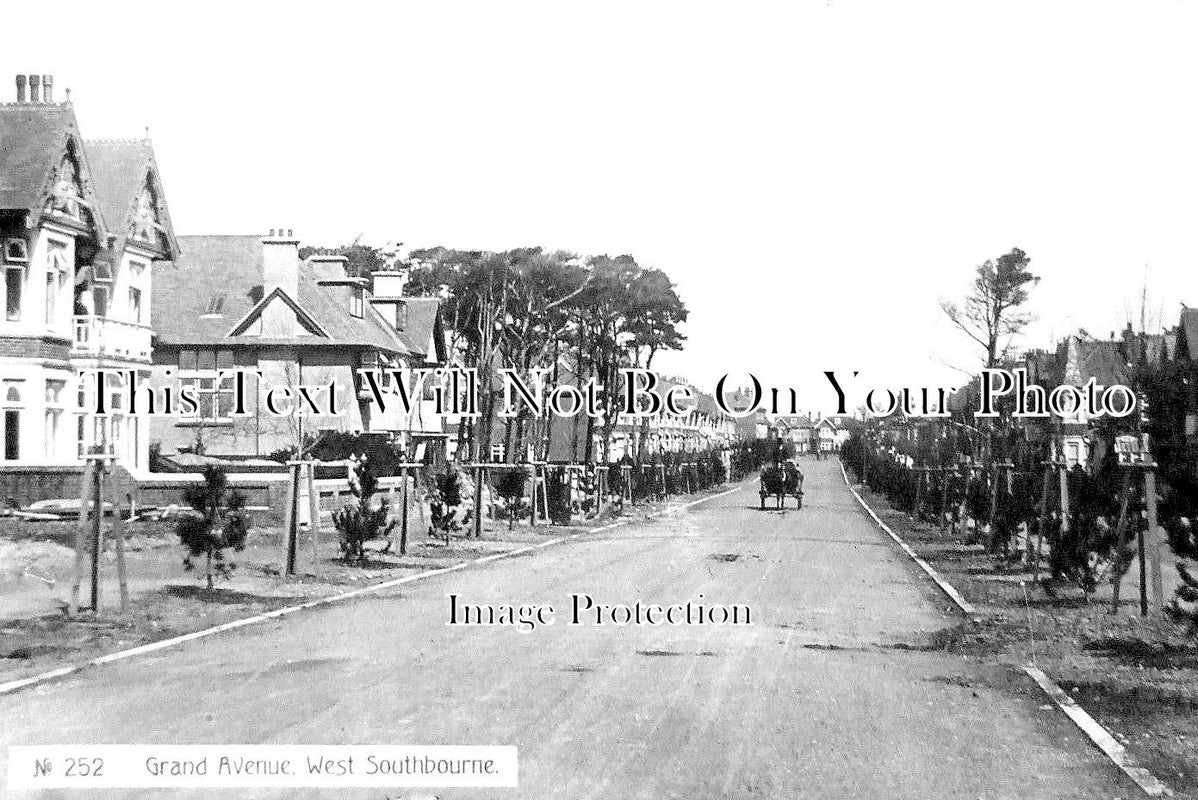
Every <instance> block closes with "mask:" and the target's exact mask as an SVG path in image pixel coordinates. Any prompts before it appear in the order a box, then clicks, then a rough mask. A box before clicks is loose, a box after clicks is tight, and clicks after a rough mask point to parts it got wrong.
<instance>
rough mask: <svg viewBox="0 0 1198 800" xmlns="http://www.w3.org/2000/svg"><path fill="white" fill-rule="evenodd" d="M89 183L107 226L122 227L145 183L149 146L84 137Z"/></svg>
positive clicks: (127, 141)
mask: <svg viewBox="0 0 1198 800" xmlns="http://www.w3.org/2000/svg"><path fill="white" fill-rule="evenodd" d="M84 147H85V148H86V149H87V164H88V166H89V167H91V174H92V186H93V187H95V190H96V199H97V200H98V201H99V202H100V213H101V214H103V215H104V222H105V223H107V225H108V227H109V229H110V230H113V231H118V230H124V222H125V221H126V219H127V218H128V216H129V211H130V209H131V208H132V206H133V200H134V198H136V197H137V195H138V194H140V193H141V189H142V186H144V185H145V180H146V170H147V169H148V168H149V166H150V146H149V143H148V142H145V141H134V140H103V141H85V142H84Z"/></svg>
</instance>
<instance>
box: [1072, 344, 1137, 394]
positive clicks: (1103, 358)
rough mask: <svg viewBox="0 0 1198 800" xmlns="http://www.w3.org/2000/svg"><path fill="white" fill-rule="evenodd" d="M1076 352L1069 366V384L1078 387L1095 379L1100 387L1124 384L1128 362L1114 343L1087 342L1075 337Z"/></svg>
mask: <svg viewBox="0 0 1198 800" xmlns="http://www.w3.org/2000/svg"><path fill="white" fill-rule="evenodd" d="M1074 348H1075V349H1074V350H1073V352H1072V353H1071V354H1070V355H1071V356H1072V358H1071V359H1070V364H1069V374H1068V376H1067V377H1068V378H1069V382H1070V383H1074V384H1075V385H1077V386H1081V385H1083V384H1085V383H1086V381H1088V380H1089V379H1090V378H1094V379H1095V382H1096V383H1097V384H1098V385H1099V386H1111V385H1113V384H1116V383H1124V382H1125V381H1126V379H1127V361H1126V360H1125V359H1124V357H1123V355H1122V354H1121V353H1120V352H1119V343H1118V342H1114V341H1087V340H1084V339H1080V338H1077V337H1074Z"/></svg>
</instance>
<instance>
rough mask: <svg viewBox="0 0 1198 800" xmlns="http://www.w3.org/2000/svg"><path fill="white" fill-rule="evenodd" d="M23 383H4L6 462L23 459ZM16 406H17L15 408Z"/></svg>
mask: <svg viewBox="0 0 1198 800" xmlns="http://www.w3.org/2000/svg"><path fill="white" fill-rule="evenodd" d="M20 405H21V383H20V381H4V406H5V408H4V460H5V461H16V460H18V459H19V458H20V457H21V409H20V407H19V406H20ZM14 406H16V407H15V408H14Z"/></svg>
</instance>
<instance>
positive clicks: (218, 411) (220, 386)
mask: <svg viewBox="0 0 1198 800" xmlns="http://www.w3.org/2000/svg"><path fill="white" fill-rule="evenodd" d="M222 353H228V354H229V358H228V359H227V360H228V363H227V365H224V366H222V365H221V361H222V359H221V354H222ZM201 354H211V355H212V364H213V366H212V367H211V368H209V367H206V366H205V367H200V366H199V363H200V357H201ZM188 356H191V358H188ZM192 358H194V361H195V364H196V366H195V367H187V368H185V367H184V361H185V360H188V361H190V360H192ZM235 364H236V360H235V355H234V352H233V351H232V350H231V349H229V348H227V347H209V348H196V349H191V348H187V349H184V350H180V351H179V383H180V384H181V385H182V386H188V387H191V389H192V392H193V393H194V395H195V398H196V401H197V402H198V403H199V406H200V409H199V413H197V414H196V415H195V416H192V417H187V418H186V421H188V422H192V423H209V424H226V425H230V424H232V422H233V400H234V396H233V395H234V387H233V379H232V378H231V377H229V378H226V379H225V380H224V381H220V380H219V378H218V375H219V374H220V372H222V371H225V370H231V369H233V367H234V365H235Z"/></svg>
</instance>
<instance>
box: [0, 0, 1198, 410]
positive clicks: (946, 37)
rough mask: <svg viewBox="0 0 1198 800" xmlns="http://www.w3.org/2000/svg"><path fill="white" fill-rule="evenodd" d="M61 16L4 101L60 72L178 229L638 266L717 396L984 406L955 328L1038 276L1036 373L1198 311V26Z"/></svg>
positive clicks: (1191, 11) (719, 8) (842, 10)
mask: <svg viewBox="0 0 1198 800" xmlns="http://www.w3.org/2000/svg"><path fill="white" fill-rule="evenodd" d="M54 9H55V13H56V14H57V15H59V16H60V17H61V18H62V20H61V22H54V24H52V25H49V26H48V30H50V31H52V35H50V36H34V35H28V36H25V35H22V36H14V37H9V38H8V39H7V40H6V46H5V49H4V55H3V57H2V58H0V60H2V61H3V63H6V64H7V65H8V67H9V69H8V71H9V73H10V77H9V78H7V79H5V80H7V81H8V84H7V86H8V89H7V90H5V89H4V88H3V84H0V97H4V98H5V99H7V100H11V99H13V97H14V96H15V89H14V88H13V83H12V77H11V76H12V75H15V74H16V73H18V72H25V73H33V72H37V73H51V74H54V75H55V85H56V92H57V94H58V96H59V98H60V99H61V97H62V96H63V91H64V89H66V88H68V87H69V88H70V89H71V92H72V94H71V97H72V100H73V102H74V103H75V106H76V112H77V115H78V117H79V121H80V126H81V128H82V132H83V135H84V136H85V137H86V138H104V137H136V136H141V135H142V134H143V131H144V129H145V127H146V126H148V127H149V129H150V135H151V137H152V139H153V142H154V147H155V151H156V153H157V157H158V161H159V165H160V168H161V172H162V176H163V180H164V183H165V187H166V194H167V200H168V203H169V206H170V210H171V215H172V218H173V221H174V224H175V228H176V231H177V232H178V233H180V234H183V233H186V234H201V233H206V234H217V233H265V232H266V231H267V230H268V229H270V228H291V229H293V230H294V231H295V232H296V234H297V235H298V236H300V237H301V238H302V240H303V241H304V243H307V244H316V245H326V246H327V245H336V244H341V243H346V242H349V241H352V240H353V239H355V238H356V237H359V236H360V237H361V239H362V241H365V242H367V243H374V244H382V243H384V242H389V241H400V242H404V243H405V244H406V245H408V246H411V247H423V246H432V245H438V244H439V245H445V246H448V247H456V248H462V249H484V250H501V249H506V248H510V247H517V246H527V245H534V244H539V245H544V246H546V247H549V248H553V249H558V248H561V249H566V250H570V251H573V252H576V253H580V254H588V255H590V254H600V253H607V254H611V255H617V254H621V253H630V254H632V255H634V256H635V257H636V258H637V260H638V261H639V262H640V263H641V264H643V265H645V266H652V267H658V268H660V269H662V270H665V271H666V272H667V273H668V274H669V275H670V276H671V277H672V278H673V279H674V280H675V282H676V283H677V285H678V290H679V293H680V294H681V296H682V298H683V300H684V301H685V302H686V304H687V306H688V308H689V309H690V319H689V321H688V323H687V325H686V333H687V336H688V341H687V345H686V348H685V350H684V351H682V352H680V353H669V354H665V355H664V356H661V357H659V359H658V360H657V361H655V367H656V368H657V369H659V370H660V371H662V372H668V373H672V374H678V375H682V376H685V377H687V378H689V379H691V380H693V381H695V382H697V383H698V384H699V385H700V386H707V387H714V384H715V381H716V379H718V378H719V377H720V376H721V375H722V374H724V373H726V372H727V373H733V378H732V380H733V382H741V381H740V380H739V379H738V376H743V375H744V373H746V372H753V373H754V374H756V375H757V376H758V377H759V378H760V379H761V380H762V381H763V383H764V384H765V385H766V386H771V385H773V386H780V387H795V388H797V389H798V391H799V394H800V398H801V399H800V403H801V404H802V405H804V406H805V407H809V408H813V407H816V406H821V407H822V406H823V405H824V404H826V402H827V401H828V399H829V398H830V397H834V395H831V394H830V393H829V392H830V390H829V388H828V384H827V382H826V381H825V380H824V379H823V377H822V374H821V373H822V372H823V371H824V370H836V371H838V373H840V374H842V375H844V374H848V373H851V372H852V371H858V372H860V378H859V379H858V384H857V385H858V386H860V387H866V386H913V387H919V386H939V385H947V386H956V385H960V383H961V381H963V380H964V379H965V375H966V374H967V373H968V371H969V370H971V369H974V368H976V367H977V365H978V362H979V354H978V352H977V348H976V347H973V346H972V345H971V343H970V342H969V341H968V340H967V339H966V338H965V337H964V336H963V335H962V334H960V333H959V332H956V331H954V330H953V328H952V327H951V325H950V324H949V323H948V322H947V320H946V319H945V318H944V315H943V314H942V313H941V311H940V308H939V303H940V300H941V298H950V299H959V298H961V297H962V296H963V295H964V294H965V292H966V291H967V289H968V284H969V282H970V278H971V274H972V271H973V269H974V268H975V267H976V266H977V265H978V264H980V263H981V262H983V261H985V260H986V259H988V258H995V257H997V256H999V255H1001V254H1002V253H1004V252H1006V251H1008V250H1010V249H1011V248H1012V247H1019V248H1021V249H1023V250H1024V251H1026V252H1027V253H1028V254H1029V255H1030V257H1031V269H1032V271H1033V272H1035V273H1036V274H1037V275H1039V276H1040V277H1041V281H1040V283H1039V284H1038V285H1037V286H1036V288H1035V289H1034V290H1033V293H1032V300H1031V302H1030V305H1029V309H1030V310H1031V311H1032V312H1033V313H1034V314H1035V315H1036V316H1037V318H1038V319H1037V321H1036V323H1035V324H1033V325H1032V326H1031V327H1030V328H1029V329H1028V331H1027V332H1026V335H1025V336H1024V338H1023V340H1022V343H1023V344H1024V345H1026V346H1046V345H1049V344H1050V343H1052V342H1053V341H1055V340H1056V339H1057V338H1060V337H1062V336H1064V335H1067V334H1068V333H1071V332H1074V331H1076V330H1078V329H1079V328H1084V329H1086V330H1087V331H1089V332H1090V333H1091V334H1094V335H1098V336H1107V335H1108V334H1109V333H1110V332H1112V331H1118V330H1120V329H1121V328H1122V327H1123V326H1124V325H1125V324H1126V322H1127V321H1128V320H1129V318H1130V319H1132V320H1134V321H1135V322H1136V323H1137V324H1139V320H1140V316H1141V315H1140V311H1139V308H1140V295H1141V292H1142V290H1143V288H1144V287H1145V286H1147V292H1148V297H1149V301H1148V303H1147V309H1148V315H1147V316H1148V318H1149V319H1148V322H1149V325H1148V327H1149V329H1150V330H1158V329H1159V328H1160V327H1161V326H1163V325H1169V326H1171V325H1174V324H1176V321H1177V315H1178V311H1179V309H1180V307H1181V306H1180V304H1181V303H1183V302H1187V301H1188V302H1189V303H1191V304H1194V305H1198V269H1195V267H1196V266H1198V225H1196V224H1195V221H1196V220H1198V103H1196V102H1195V100H1196V99H1198V91H1196V88H1198V87H1196V85H1195V84H1196V81H1198V47H1194V45H1193V43H1194V42H1195V41H1198V2H1193V1H1192V0H1162V1H1161V2H1153V1H1152V0H1138V1H1136V2H1124V3H1108V2H1097V1H1096V0H1089V1H1088V2H1079V3H1069V2H1054V3H1043V2H1017V1H1015V0H1008V1H1007V2H1002V3H986V4H978V3H961V2H948V3H921V2H903V3H894V2H878V3H866V2H852V1H851V0H821V1H820V2H803V1H802V0H791V1H790V2H751V3H722V4H719V3H710V2H664V1H663V2H653V3H644V2H630V3H625V2H604V3H601V4H600V3H587V4H582V3H569V2H561V1H560V0H557V1H555V2H532V1H526V2H509V3H495V2H452V1H451V2H437V3H423V4H408V3H403V2H389V3H360V2H355V1H354V0H341V1H340V2H338V3H335V4H330V3H320V4H305V3H298V2H292V3H277V4H276V3H267V2H254V3H248V2H240V3H222V2H205V3H189V4H186V7H184V5H183V4H178V5H177V6H176V5H175V4H168V3H122V2H103V3H95V2H91V3H74V2H71V1H70V0H67V2H59V3H56V4H55V6H54ZM22 13H27V14H29V18H28V19H27V20H22V19H21V15H22ZM6 19H7V20H8V28H9V29H10V30H20V29H27V30H37V29H45V28H47V23H48V21H49V13H48V12H47V11H46V10H45V9H43V8H41V7H38V6H35V5H34V4H25V5H24V6H23V7H21V8H14V9H9V10H8V11H7V12H6Z"/></svg>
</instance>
